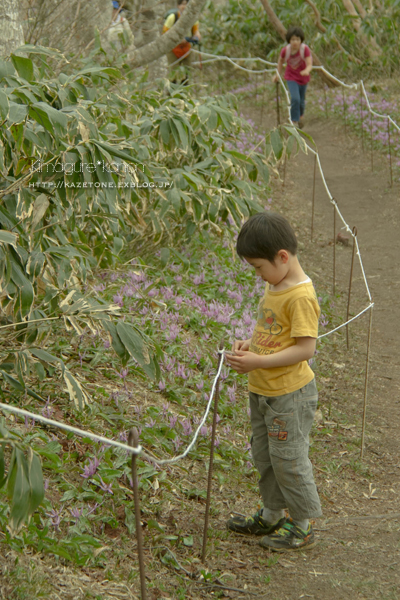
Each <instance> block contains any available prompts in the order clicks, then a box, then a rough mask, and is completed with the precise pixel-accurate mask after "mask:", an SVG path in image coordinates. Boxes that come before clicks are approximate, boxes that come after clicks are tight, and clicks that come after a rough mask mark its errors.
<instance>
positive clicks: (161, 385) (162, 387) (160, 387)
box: [158, 381, 166, 392]
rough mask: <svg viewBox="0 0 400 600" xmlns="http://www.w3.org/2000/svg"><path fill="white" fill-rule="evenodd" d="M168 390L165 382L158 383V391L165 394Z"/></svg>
mask: <svg viewBox="0 0 400 600" xmlns="http://www.w3.org/2000/svg"><path fill="white" fill-rule="evenodd" d="M165 388H166V385H165V383H164V382H163V381H159V382H158V389H159V390H160V392H163V391H164V390H165Z"/></svg>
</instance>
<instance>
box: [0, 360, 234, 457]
mask: <svg viewBox="0 0 400 600" xmlns="http://www.w3.org/2000/svg"><path fill="white" fill-rule="evenodd" d="M218 354H219V355H220V357H221V358H220V364H219V367H218V370H217V374H216V376H215V378H214V381H213V384H212V387H211V392H210V398H209V400H208V403H207V406H206V411H205V413H204V416H203V418H202V419H201V421H200V424H199V426H198V428H197V429H196V431H195V434H194V436H193V438H192V441H191V442H190V444H189V445H188V447H187V448H186V450H185V451H184V452H183V453H182V454H180V455H179V456H175V457H174V458H167V459H163V460H159V459H157V458H151V460H152V461H153V462H155V463H156V464H158V465H166V464H171V463H174V462H177V461H178V460H180V459H181V458H185V456H187V455H188V453H189V452H190V450H191V449H192V448H193V446H194V445H195V443H196V440H197V438H198V435H199V433H200V430H201V428H202V427H203V425H204V423H205V422H206V419H207V417H208V413H209V412H210V408H211V403H212V400H213V397H214V393H215V388H216V385H217V381H218V378H219V376H220V375H221V370H222V366H223V364H224V356H225V350H218ZM0 409H2V410H5V411H8V412H11V413H14V414H17V415H21V416H23V417H28V418H29V419H33V420H34V421H40V422H42V423H46V424H47V425H51V426H53V427H57V428H58V429H65V430H66V431H70V432H71V433H75V435H79V436H80V437H87V438H89V439H91V440H93V441H95V442H101V443H102V444H108V445H109V446H115V447H116V448H120V449H121V450H126V451H127V452H130V453H131V454H140V453H141V452H142V451H143V448H142V446H140V445H139V446H138V447H137V448H133V447H132V446H128V445H127V444H123V443H121V442H116V441H115V440H110V439H109V438H105V437H103V436H100V435H96V434H94V433H91V432H90V431H85V430H83V429H77V428H76V427H72V425H67V424H65V423H61V422H60V421H54V420H53V419H48V418H47V417H44V416H43V415H38V414H35V413H31V412H29V411H27V410H24V409H22V408H17V407H15V406H10V405H8V404H3V403H1V402H0Z"/></svg>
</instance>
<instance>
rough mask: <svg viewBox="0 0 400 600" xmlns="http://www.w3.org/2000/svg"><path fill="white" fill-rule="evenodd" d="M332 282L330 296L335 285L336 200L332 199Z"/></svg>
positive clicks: (333, 292) (333, 291) (333, 293)
mask: <svg viewBox="0 0 400 600" xmlns="http://www.w3.org/2000/svg"><path fill="white" fill-rule="evenodd" d="M333 201H334V204H333V278H332V279H333V280H332V295H333V296H334V295H335V285H336V200H335V199H334V198H333Z"/></svg>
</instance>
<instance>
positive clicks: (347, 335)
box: [346, 227, 357, 350]
mask: <svg viewBox="0 0 400 600" xmlns="http://www.w3.org/2000/svg"><path fill="white" fill-rule="evenodd" d="M353 236H354V237H353V253H352V255H351V267H350V281H349V295H348V297H347V316H346V321H348V320H349V316H350V296H351V285H352V281H353V268H354V255H355V253H356V237H357V227H353ZM346 343H347V350H348V349H349V347H350V345H349V325H348V324H347V325H346Z"/></svg>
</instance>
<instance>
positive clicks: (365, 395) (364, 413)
mask: <svg viewBox="0 0 400 600" xmlns="http://www.w3.org/2000/svg"><path fill="white" fill-rule="evenodd" d="M370 310H371V312H370V314H369V325H368V341H367V359H366V365H365V385H364V406H363V420H362V432H361V453H360V458H363V456H364V439H365V423H366V417H367V398H368V372H369V355H370V348H371V330H372V306H371V308H370Z"/></svg>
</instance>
